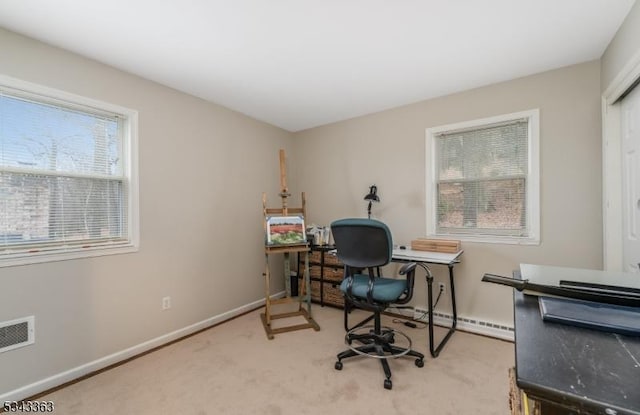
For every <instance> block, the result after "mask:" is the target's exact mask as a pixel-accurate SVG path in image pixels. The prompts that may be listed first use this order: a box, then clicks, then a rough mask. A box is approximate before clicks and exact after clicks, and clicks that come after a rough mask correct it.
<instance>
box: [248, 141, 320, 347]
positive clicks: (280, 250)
mask: <svg viewBox="0 0 640 415" xmlns="http://www.w3.org/2000/svg"><path fill="white" fill-rule="evenodd" d="M280 189H281V190H280V198H281V199H282V207H281V208H268V207H267V195H266V193H262V210H263V216H264V230H265V233H266V231H267V218H268V217H269V216H273V215H275V216H288V215H302V217H303V218H304V217H305V214H306V212H305V203H306V200H305V194H304V192H302V207H296V208H290V207H287V198H288V197H289V196H291V194H290V193H289V189H288V188H287V174H286V168H285V154H284V150H280ZM264 253H265V272H264V273H263V274H262V275H264V278H265V286H266V297H265V298H266V300H265V301H266V304H265V312H264V313H261V314H260V318H261V319H262V325H263V326H264V330H265V332H266V333H267V337H268V338H269V339H270V340H271V339H273V337H274V335H275V334H279V333H285V332H288V331H294V330H302V329H314V330H315V331H318V330H320V326H319V325H318V323H316V321H315V320H314V319H313V317H312V316H311V281H310V278H309V246H308V245H291V246H270V245H267V244H265V250H264ZM291 253H298V255H304V258H305V259H304V273H303V287H302V289H303V291H302V292H303V294H302V295H297V296H292V295H291V281H290V278H291V277H290V276H291V261H290V260H291ZM273 254H284V281H285V291H286V296H285V297H284V298H279V299H271V293H270V281H271V275H270V271H269V256H270V255H273ZM299 271H300V270H298V272H299ZM296 302H297V303H298V309H297V310H296V311H290V312H282V313H274V312H273V311H272V306H274V305H277V304H290V303H296ZM303 304H305V305H306V308H305V307H303ZM297 316H301V317H304V319H305V320H306V323H303V324H295V325H291V326H284V327H278V328H273V327H272V326H271V322H272V320H275V319H281V318H288V317H297Z"/></svg>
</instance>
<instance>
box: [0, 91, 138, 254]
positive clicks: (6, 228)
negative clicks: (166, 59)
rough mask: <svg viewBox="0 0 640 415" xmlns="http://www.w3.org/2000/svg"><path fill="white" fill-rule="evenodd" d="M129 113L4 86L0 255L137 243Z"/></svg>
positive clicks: (0, 100)
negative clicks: (133, 239)
mask: <svg viewBox="0 0 640 415" xmlns="http://www.w3.org/2000/svg"><path fill="white" fill-rule="evenodd" d="M127 120H128V118H127V115H126V114H118V113H114V112H110V111H104V110H101V109H97V108H94V107H90V106H87V105H82V104H77V103H74V102H65V101H61V100H59V99H55V98H51V97H46V96H41V95H37V94H32V93H27V92H23V91H17V90H12V89H8V88H6V89H5V88H2V89H0V259H2V258H3V257H7V256H9V257H14V256H16V255H18V256H20V255H22V256H24V255H29V254H37V253H51V252H60V251H69V250H72V251H73V250H90V249H95V248H97V247H105V246H118V245H124V244H129V243H131V233H130V229H129V226H130V220H131V218H130V217H129V212H130V200H129V194H130V192H129V190H130V189H129V186H130V178H129V177H128V175H127V170H128V169H126V168H125V163H124V161H125V160H126V159H127V158H128V156H129V154H126V151H127V146H125V145H124V144H125V138H126V134H127V133H126V128H125V127H126V123H127Z"/></svg>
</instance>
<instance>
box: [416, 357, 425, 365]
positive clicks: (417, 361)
mask: <svg viewBox="0 0 640 415" xmlns="http://www.w3.org/2000/svg"><path fill="white" fill-rule="evenodd" d="M416 366H418V367H423V366H424V360H422V359H416Z"/></svg>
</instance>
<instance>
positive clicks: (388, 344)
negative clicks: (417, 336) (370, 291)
mask: <svg viewBox="0 0 640 415" xmlns="http://www.w3.org/2000/svg"><path fill="white" fill-rule="evenodd" d="M366 329H370V330H369V332H368V333H358V331H362V330H366ZM398 335H399V336H400V337H402V338H404V339H405V340H406V341H407V342H408V346H407V347H401V346H398V345H396V344H394V343H395V341H396V336H398ZM354 341H357V342H359V343H362V345H361V346H358V347H354V346H352V343H353V342H354ZM345 343H347V345H348V346H349V349H348V350H345V351H343V352H341V353H339V354H338V355H337V358H338V361H337V362H336V363H335V366H334V367H335V369H336V370H342V360H343V359H347V358H350V357H353V356H358V355H360V356H366V357H373V358H377V359H379V360H380V363H381V365H382V370H383V371H384V374H385V380H384V388H385V389H391V388H392V387H393V383H392V382H391V368H390V367H389V362H388V359H390V358H392V359H396V358H398V357H402V356H412V357H415V358H416V360H415V365H416V366H418V367H423V366H424V355H423V354H422V353H420V352H416V351H415V350H412V349H411V339H410V338H409V336H407V335H406V334H404V333H403V332H401V331H397V330H393V329H391V328H388V327H380V328H379V329H378V330H375V329H374V328H373V326H361V327H356V328H354V329H352V330H351V331H349V332H348V333H347V334H346V336H345Z"/></svg>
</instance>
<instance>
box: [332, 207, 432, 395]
mask: <svg viewBox="0 0 640 415" xmlns="http://www.w3.org/2000/svg"><path fill="white" fill-rule="evenodd" d="M331 232H332V234H333V239H334V241H335V244H336V250H337V256H338V258H339V259H340V261H342V263H343V264H344V266H345V267H344V280H343V281H342V284H340V290H341V291H342V293H343V294H344V298H345V329H347V330H348V331H347V334H346V336H345V341H346V343H347V344H348V345H349V349H348V350H345V351H344V352H342V353H339V354H338V356H337V357H338V361H337V362H336V363H335V368H336V369H337V370H342V360H343V359H346V358H348V357H352V356H358V355H364V356H369V357H376V358H378V359H380V363H382V368H383V370H384V373H385V376H386V379H385V381H384V387H385V389H391V387H392V383H391V369H390V368H389V363H388V361H387V359H388V358H397V357H400V356H405V355H408V356H413V357H416V360H415V364H416V366H418V367H423V366H424V355H423V354H422V353H418V352H416V351H415V350H411V339H410V338H409V337H408V336H407V335H405V334H404V333H402V332H400V331H397V330H393V329H390V328H388V327H383V326H382V324H381V322H380V317H381V313H382V312H383V311H384V310H385V309H386V308H388V307H389V306H390V305H392V304H393V305H395V304H405V303H407V302H409V300H411V296H412V295H413V282H414V277H415V267H416V264H415V263H407V264H405V265H403V266H402V268H401V269H400V271H399V273H400V274H401V275H406V278H403V279H395V278H385V277H381V276H380V267H382V266H384V265H386V264H388V263H389V262H390V261H391V254H392V251H393V243H392V241H391V232H390V231H389V228H388V227H387V226H386V225H385V224H384V223H382V222H380V221H377V220H373V219H361V218H354V219H341V220H337V221H335V222H333V223H332V224H331ZM365 271H366V273H365ZM353 307H357V308H361V309H364V310H368V311H371V312H373V315H372V316H370V317H368V318H366V319H365V320H363V321H362V322H360V323H358V324H356V325H355V326H354V327H353V328H349V327H348V324H347V314H348V313H349V312H350V311H351V309H352V308H353ZM372 319H373V326H364V323H366V322H368V321H370V320H372ZM367 330H368V331H367ZM397 335H400V336H402V337H404V338H405V340H406V341H407V342H408V347H399V346H397V345H396V344H394V343H395V341H396V336H397ZM354 342H356V343H358V344H359V345H357V346H353V345H352V344H353V343H354Z"/></svg>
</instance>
